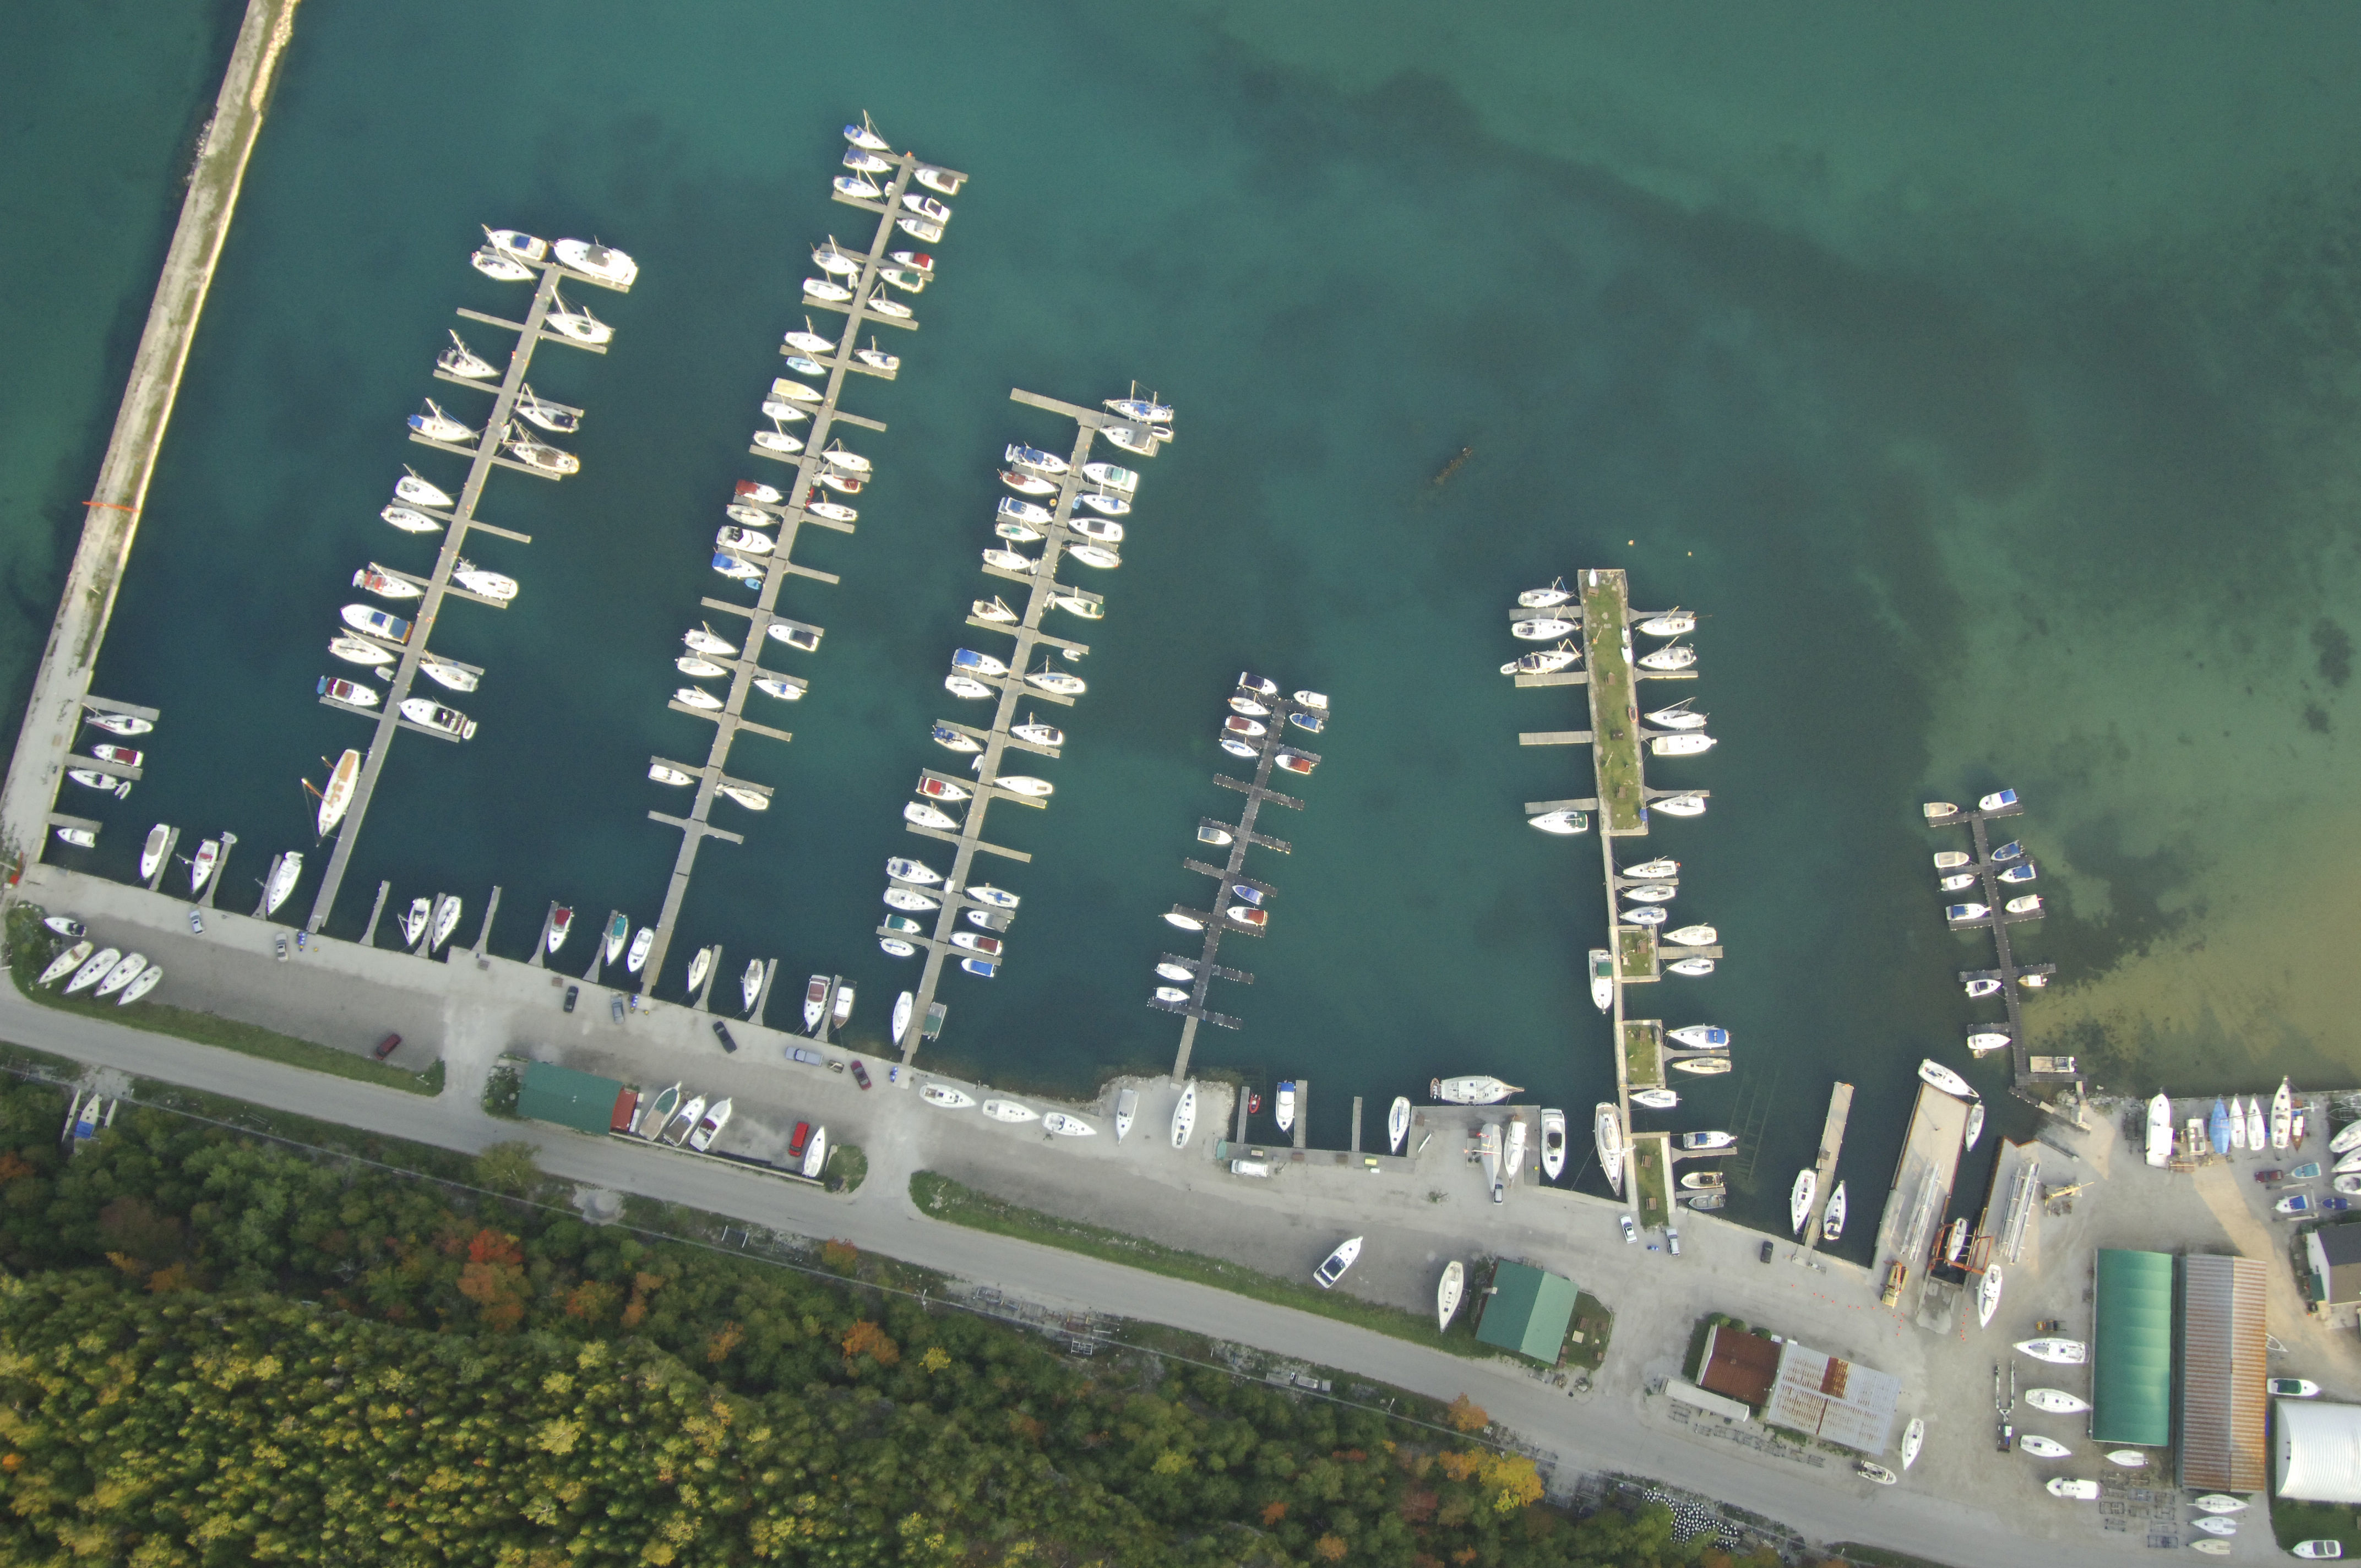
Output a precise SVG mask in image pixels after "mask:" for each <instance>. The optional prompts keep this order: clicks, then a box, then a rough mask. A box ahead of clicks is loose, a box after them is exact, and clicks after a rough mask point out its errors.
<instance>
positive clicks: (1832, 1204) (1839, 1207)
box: [1820, 1181, 1909, 1469]
mask: <svg viewBox="0 0 2361 1568" xmlns="http://www.w3.org/2000/svg"><path fill="white" fill-rule="evenodd" d="M1844 1224H1845V1184H1844V1183H1843V1182H1841V1181H1839V1182H1838V1183H1837V1190H1835V1191H1833V1192H1831V1193H1829V1194H1828V1207H1827V1208H1826V1209H1825V1210H1823V1211H1822V1212H1821V1213H1820V1240H1822V1241H1824V1242H1833V1241H1836V1240H1838V1239H1839V1238H1840V1237H1841V1236H1842V1235H1843V1234H1844ZM1903 1465H1904V1467H1905V1469H1906V1468H1908V1466H1909V1461H1908V1460H1905V1461H1903Z"/></svg>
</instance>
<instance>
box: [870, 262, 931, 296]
mask: <svg viewBox="0 0 2361 1568" xmlns="http://www.w3.org/2000/svg"><path fill="white" fill-rule="evenodd" d="M877 276H878V277H879V279H881V280H884V281H885V282H887V283H891V284H892V285H893V286H894V287H895V288H896V289H899V290H901V291H902V292H904V293H906V294H923V293H925V292H926V291H927V283H928V278H927V275H926V274H925V273H923V272H910V271H905V270H904V269H901V268H899V267H881V268H879V269H877Z"/></svg>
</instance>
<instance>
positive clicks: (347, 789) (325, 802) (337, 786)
mask: <svg viewBox="0 0 2361 1568" xmlns="http://www.w3.org/2000/svg"><path fill="white" fill-rule="evenodd" d="M360 772H361V754H360V752H358V751H355V750H353V749H352V748H351V747H346V749H345V754H344V755H343V756H341V757H338V758H337V759H336V765H335V767H333V768H331V769H329V770H328V787H327V788H325V789H324V790H320V791H318V792H316V793H317V794H318V795H319V797H320V814H319V820H320V837H321V838H323V839H324V838H326V837H327V836H328V835H329V834H330V833H332V832H334V831H335V827H336V824H337V823H339V822H342V821H343V820H344V819H345V808H346V806H350V805H351V804H352V800H353V787H354V785H355V784H357V783H358V782H359V780H360ZM310 783H311V781H309V780H308V779H307V780H305V781H304V786H305V787H306V788H309V787H310Z"/></svg>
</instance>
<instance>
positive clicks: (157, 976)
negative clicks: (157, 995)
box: [115, 964, 164, 1007]
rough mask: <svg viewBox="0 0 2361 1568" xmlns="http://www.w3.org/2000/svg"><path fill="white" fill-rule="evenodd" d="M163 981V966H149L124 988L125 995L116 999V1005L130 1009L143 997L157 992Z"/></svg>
mask: <svg viewBox="0 0 2361 1568" xmlns="http://www.w3.org/2000/svg"><path fill="white" fill-rule="evenodd" d="M163 981H164V968H163V966H162V965H161V964H149V965H148V967H147V968H146V969H144V970H140V971H139V973H138V974H137V976H135V977H134V978H133V980H132V981H131V983H130V984H129V985H126V986H125V987H124V988H123V994H122V995H120V996H118V997H116V998H115V1005H116V1006H117V1007H128V1006H130V1005H131V1004H132V1003H135V1002H137V1001H138V1000H139V999H140V998H141V997H143V996H145V995H147V994H148V992H151V991H153V990H155V989H156V988H157V987H158V986H159V985H161V984H162V983H163Z"/></svg>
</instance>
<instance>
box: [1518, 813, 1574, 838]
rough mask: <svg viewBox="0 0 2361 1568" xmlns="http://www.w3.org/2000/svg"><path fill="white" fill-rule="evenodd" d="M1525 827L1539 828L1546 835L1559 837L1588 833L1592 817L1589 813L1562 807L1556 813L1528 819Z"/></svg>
mask: <svg viewBox="0 0 2361 1568" xmlns="http://www.w3.org/2000/svg"><path fill="white" fill-rule="evenodd" d="M1525 826H1527V827H1528V828H1539V829H1540V830H1541V831H1542V832H1544V833H1555V834H1559V835H1570V834H1575V833H1586V832H1588V831H1589V829H1590V815H1589V813H1587V812H1583V811H1576V810H1572V809H1571V808H1566V807H1561V808H1560V809H1558V810H1556V811H1544V812H1543V813H1542V814H1541V815H1540V816H1538V817H1526V818H1525Z"/></svg>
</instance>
